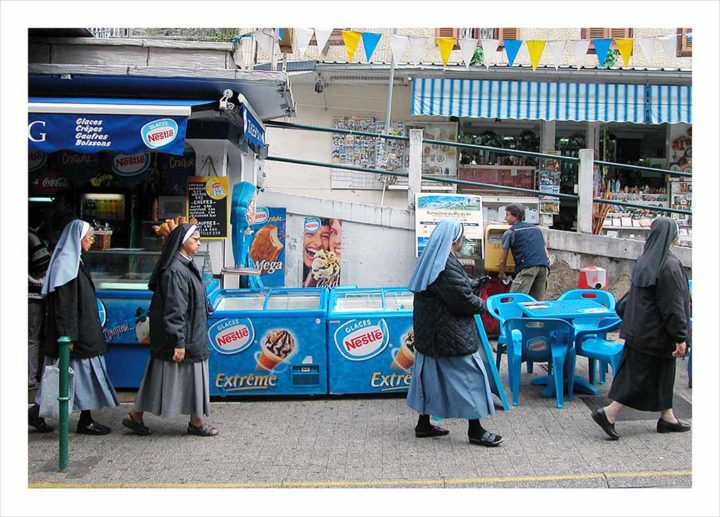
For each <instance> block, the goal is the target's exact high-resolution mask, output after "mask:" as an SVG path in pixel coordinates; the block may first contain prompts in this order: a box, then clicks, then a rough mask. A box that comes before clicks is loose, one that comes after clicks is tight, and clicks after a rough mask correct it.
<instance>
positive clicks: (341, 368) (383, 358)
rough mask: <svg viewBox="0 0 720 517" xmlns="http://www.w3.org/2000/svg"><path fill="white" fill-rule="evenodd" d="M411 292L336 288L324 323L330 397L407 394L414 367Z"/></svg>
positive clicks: (331, 292)
mask: <svg viewBox="0 0 720 517" xmlns="http://www.w3.org/2000/svg"><path fill="white" fill-rule="evenodd" d="M412 309H413V293H412V292H410V291H409V290H408V289H405V288H402V287H385V288H350V287H348V288H342V287H339V288H336V289H333V290H332V291H330V301H329V305H328V324H327V332H328V334H327V349H328V369H329V372H330V378H329V393H330V394H331V395H340V394H355V393H358V394H359V393H389V392H405V391H407V390H408V388H409V387H410V379H411V377H412V375H411V371H412V367H413V364H414V363H415V346H414V343H415V334H414V331H413V322H412Z"/></svg>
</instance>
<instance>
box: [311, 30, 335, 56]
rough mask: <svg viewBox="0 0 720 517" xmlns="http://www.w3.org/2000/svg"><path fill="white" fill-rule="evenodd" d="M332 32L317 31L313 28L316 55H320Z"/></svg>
mask: <svg viewBox="0 0 720 517" xmlns="http://www.w3.org/2000/svg"><path fill="white" fill-rule="evenodd" d="M332 32H333V29H318V28H317V27H315V41H316V42H317V49H318V55H320V54H322V52H323V49H324V48H325V45H327V41H328V40H329V39H330V35H331V34H332Z"/></svg>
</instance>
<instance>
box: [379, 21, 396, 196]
mask: <svg viewBox="0 0 720 517" xmlns="http://www.w3.org/2000/svg"><path fill="white" fill-rule="evenodd" d="M396 31H397V29H393V34H395V32H396ZM394 82H395V56H394V55H393V53H392V49H391V52H390V81H389V83H388V93H387V108H386V109H385V131H383V133H384V134H386V135H387V134H390V122H391V121H392V98H393V83H394ZM389 143H390V142H389V141H388V140H387V139H385V140H384V141H383V146H384V147H385V152H384V154H383V155H384V156H385V163H384V164H383V165H384V166H387V159H388V145H389ZM387 184H388V177H387V176H385V177H384V178H383V190H382V197H381V198H380V208H382V206H383V204H384V202H385V190H386V189H387Z"/></svg>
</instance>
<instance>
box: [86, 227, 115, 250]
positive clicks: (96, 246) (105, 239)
mask: <svg viewBox="0 0 720 517" xmlns="http://www.w3.org/2000/svg"><path fill="white" fill-rule="evenodd" d="M94 234H95V241H94V242H93V243H92V246H90V249H91V250H106V249H109V248H110V240H111V239H112V230H95V232H94Z"/></svg>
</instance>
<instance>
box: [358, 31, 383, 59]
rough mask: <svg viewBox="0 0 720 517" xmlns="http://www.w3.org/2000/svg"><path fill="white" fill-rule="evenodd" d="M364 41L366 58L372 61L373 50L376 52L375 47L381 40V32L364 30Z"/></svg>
mask: <svg viewBox="0 0 720 517" xmlns="http://www.w3.org/2000/svg"><path fill="white" fill-rule="evenodd" d="M362 41H363V47H364V48H365V58H366V59H367V60H368V61H370V58H371V57H372V55H373V52H375V47H377V44H378V42H379V41H380V34H378V33H377V32H363V33H362Z"/></svg>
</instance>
